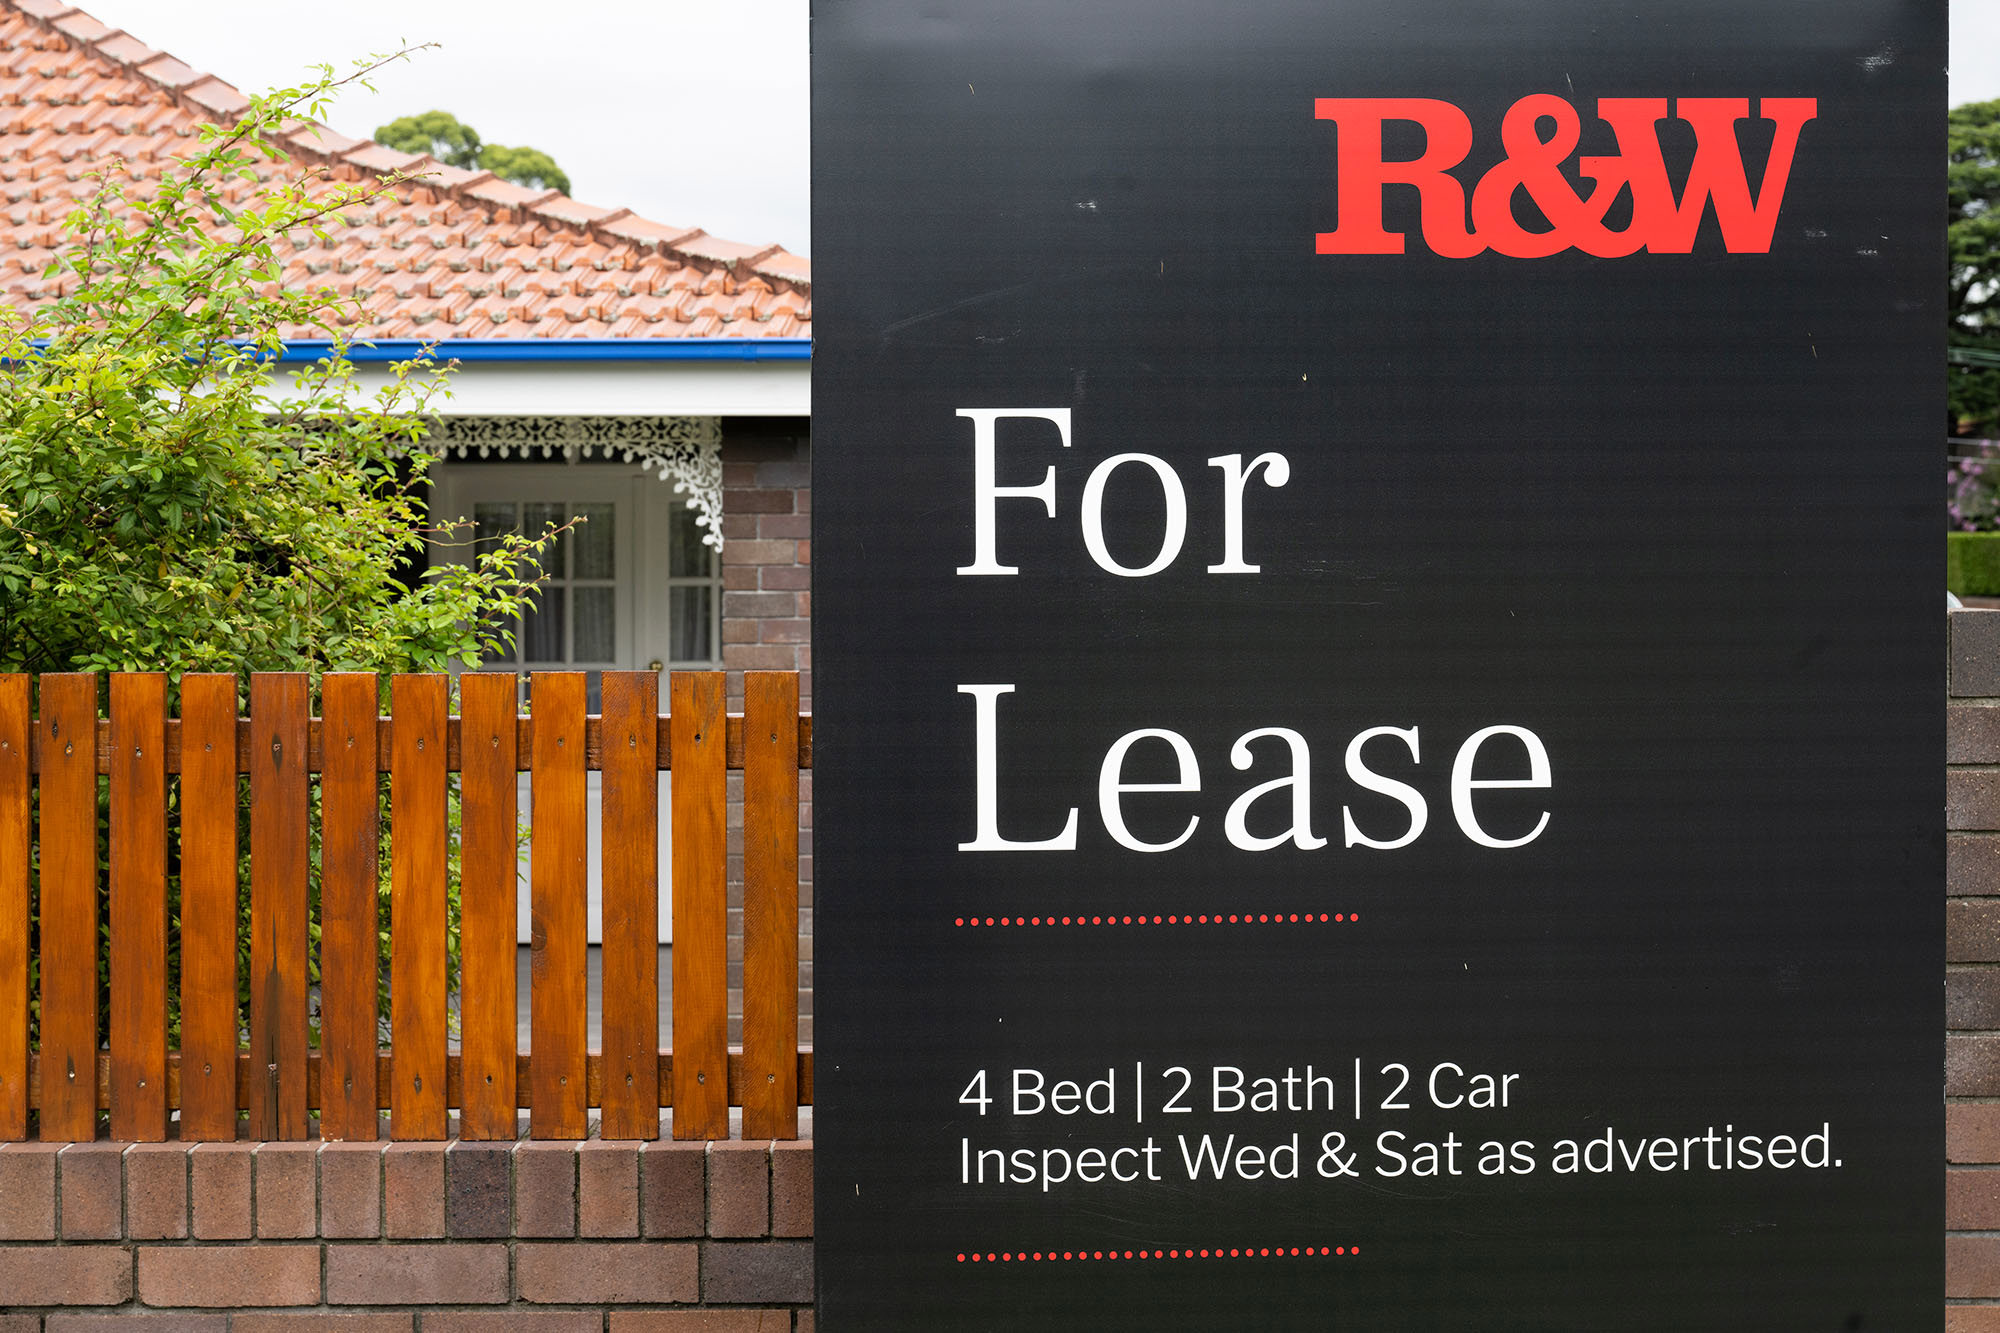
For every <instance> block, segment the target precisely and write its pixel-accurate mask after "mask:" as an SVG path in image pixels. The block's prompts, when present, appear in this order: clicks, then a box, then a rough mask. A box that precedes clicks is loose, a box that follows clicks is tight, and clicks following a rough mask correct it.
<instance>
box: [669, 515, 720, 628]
mask: <svg viewBox="0 0 2000 1333" xmlns="http://www.w3.org/2000/svg"><path fill="white" fill-rule="evenodd" d="M672 514H673V517H672V518H671V519H669V520H668V523H669V529H668V531H669V537H668V544H667V549H668V557H667V573H668V574H669V575H670V576H671V577H673V578H677V579H694V578H713V577H714V576H715V552H714V551H713V550H712V549H710V548H709V547H707V546H704V545H702V542H701V535H702V532H703V531H704V529H702V528H701V527H699V526H697V525H696V523H695V521H694V511H693V510H692V509H689V508H688V507H687V506H686V505H684V504H681V503H679V502H676V503H675V504H674V507H673V511H672ZM676 623H678V622H676ZM674 655H675V656H676V657H678V656H680V654H679V653H678V652H676V653H675V654H674Z"/></svg>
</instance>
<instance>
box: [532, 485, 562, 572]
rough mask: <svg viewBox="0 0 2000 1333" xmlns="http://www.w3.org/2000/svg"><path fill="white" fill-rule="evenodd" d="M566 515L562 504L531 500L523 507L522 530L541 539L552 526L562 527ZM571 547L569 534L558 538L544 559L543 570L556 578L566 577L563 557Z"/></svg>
mask: <svg viewBox="0 0 2000 1333" xmlns="http://www.w3.org/2000/svg"><path fill="white" fill-rule="evenodd" d="M565 517H566V515H565V514H564V513H563V507H562V506H561V505H560V504H554V503H550V502H548V501H545V500H531V501H529V502H528V503H526V504H524V505H522V506H521V530H522V531H523V532H525V533H527V534H528V535H529V536H530V537H539V536H541V535H542V534H543V533H544V532H547V531H548V530H549V527H550V525H551V524H554V525H556V526H561V524H562V521H563V519H564V518H565ZM568 547H569V534H567V533H565V534H563V535H562V536H560V537H558V538H556V544H555V546H554V547H552V548H551V549H550V551H549V552H548V553H547V554H545V555H544V556H543V557H542V568H543V569H545V570H547V571H548V572H549V574H550V575H551V576H552V577H554V578H562V577H564V575H565V573H566V572H567V571H566V568H565V566H564V564H563V556H564V555H565V554H566V553H567V550H568Z"/></svg>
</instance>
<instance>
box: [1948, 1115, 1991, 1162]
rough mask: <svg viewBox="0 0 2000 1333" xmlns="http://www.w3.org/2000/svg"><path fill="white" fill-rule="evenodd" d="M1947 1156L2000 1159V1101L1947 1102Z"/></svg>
mask: <svg viewBox="0 0 2000 1333" xmlns="http://www.w3.org/2000/svg"><path fill="white" fill-rule="evenodd" d="M1944 1156H1945V1160H1946V1161H1948V1162H2000V1104H1996V1103H1992V1102H1952V1103H1949V1104H1947V1105H1946V1106H1945V1108H1944Z"/></svg>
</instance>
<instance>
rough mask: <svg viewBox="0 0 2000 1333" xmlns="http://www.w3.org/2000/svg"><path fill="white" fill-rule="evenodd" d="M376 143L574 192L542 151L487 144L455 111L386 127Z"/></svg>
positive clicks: (532, 185)
mask: <svg viewBox="0 0 2000 1333" xmlns="http://www.w3.org/2000/svg"><path fill="white" fill-rule="evenodd" d="M375 142H377V143H379V144H382V145H384V146H385V147H389V148H394V149H396V150H397V151H398V152H403V153H428V154H430V155H431V156H432V157H434V158H436V159H437V160H438V161H440V162H442V163H444V164H445V165H446V166H448V167H463V168H465V169H467V170H469V171H490V172H492V173H493V174H494V175H496V176H498V177H499V178H500V179H501V180H507V181H512V182H514V184H516V185H525V186H527V187H528V188H530V189H534V190H551V189H553V190H561V191H562V192H563V193H564V194H568V193H569V176H568V175H567V174H565V173H564V171H563V169H562V168H561V167H559V166H557V165H556V162H555V159H554V158H552V157H550V156H549V155H548V154H547V153H544V152H543V151H542V150H541V149H539V148H527V147H521V148H509V147H507V146H506V145H505V144H497V143H486V142H484V141H482V140H481V139H480V137H479V131H478V130H475V129H473V128H472V127H471V126H470V125H467V124H466V123H465V122H463V121H461V120H460V119H459V118H458V117H457V116H454V115H452V114H451V112H449V111H425V112H423V113H422V114H420V115H415V116H402V117H399V118H398V119H396V120H392V121H390V122H389V123H388V124H387V125H380V126H377V127H376V130H375Z"/></svg>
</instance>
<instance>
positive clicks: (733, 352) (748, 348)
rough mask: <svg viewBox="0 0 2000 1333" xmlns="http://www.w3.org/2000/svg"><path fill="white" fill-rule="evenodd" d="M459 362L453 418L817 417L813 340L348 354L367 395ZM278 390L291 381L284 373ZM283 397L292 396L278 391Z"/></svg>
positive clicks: (626, 342) (391, 349) (585, 343)
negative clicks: (434, 363) (428, 360)
mask: <svg viewBox="0 0 2000 1333" xmlns="http://www.w3.org/2000/svg"><path fill="white" fill-rule="evenodd" d="M329 350H330V344H328V343H325V342H321V341H313V342H304V341H301V342H294V343H290V344H287V346H286V348H285V353H284V356H283V357H282V360H283V361H284V362H287V363H300V362H311V361H316V360H319V359H321V358H323V357H325V356H326V355H327V354H328V352H329ZM418 356H430V357H433V358H435V359H436V360H438V361H444V362H450V361H455V362H457V363H458V364H457V369H456V370H454V371H453V372H452V375H451V380H450V384H451V394H450V397H448V398H443V399H438V400H434V401H433V403H432V410H433V411H434V412H437V413H439V414H441V415H446V416H528V415H534V416H675V417H682V416H715V417H728V416H797V417H803V416H810V415H811V414H812V359H811V358H812V343H811V340H810V339H806V338H699V339H698V338H648V339H608V338H592V339H586V338H577V339H527V338H522V339H456V340H443V341H439V342H435V343H420V342H417V341H415V340H410V339H377V340H375V341H374V342H373V343H371V344H362V343H357V344H354V345H352V346H350V347H349V348H348V350H347V359H348V361H349V362H351V363H352V364H353V366H354V376H355V380H356V382H357V383H358V384H359V386H360V387H361V388H362V389H363V390H364V391H368V390H372V389H374V388H376V387H377V386H379V385H382V384H386V383H388V382H389V380H390V379H392V378H393V377H394V375H395V373H396V372H395V365H394V363H396V362H399V361H408V360H411V359H413V358H416V357H418ZM278 378H279V380H280V382H281V385H282V384H283V383H284V382H285V381H287V379H288V377H287V376H285V375H284V373H283V372H282V370H281V371H280V374H279V377H278ZM279 396H280V397H284V396H286V392H285V389H284V388H283V387H280V389H279Z"/></svg>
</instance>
